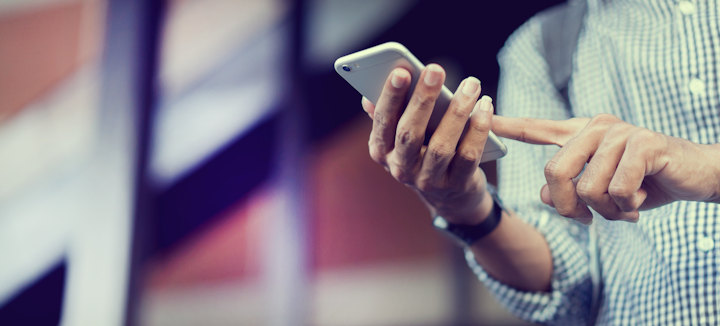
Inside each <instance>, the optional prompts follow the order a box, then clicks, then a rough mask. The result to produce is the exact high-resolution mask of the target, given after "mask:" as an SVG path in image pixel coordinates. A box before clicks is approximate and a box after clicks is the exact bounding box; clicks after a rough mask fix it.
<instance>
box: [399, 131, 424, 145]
mask: <svg viewBox="0 0 720 326" xmlns="http://www.w3.org/2000/svg"><path fill="white" fill-rule="evenodd" d="M419 140H420V136H419V135H418V134H417V133H416V132H414V131H413V130H411V129H404V128H401V129H399V130H398V134H397V143H398V144H399V145H410V144H415V143H418V142H419Z"/></svg>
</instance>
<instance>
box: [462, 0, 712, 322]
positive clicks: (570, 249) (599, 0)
mask: <svg viewBox="0 0 720 326" xmlns="http://www.w3.org/2000/svg"><path fill="white" fill-rule="evenodd" d="M719 21H720V3H719V1H716V0H691V1H672V0H589V1H588V14H587V17H586V19H585V26H584V29H583V31H582V32H581V34H580V38H579V40H578V47H577V50H576V53H575V55H574V58H573V72H572V76H571V80H570V84H569V95H570V103H571V107H572V110H570V109H568V108H566V107H565V104H564V101H563V99H562V97H561V96H560V95H559V94H558V92H557V90H556V89H555V88H554V86H553V84H552V81H551V79H550V77H549V74H548V66H547V64H546V62H545V60H544V59H543V56H542V53H543V51H544V49H543V44H542V41H541V40H542V37H541V25H540V21H539V19H538V18H537V17H534V18H532V19H530V20H529V21H528V22H526V23H525V24H524V25H523V26H522V27H520V28H519V29H518V30H517V31H516V32H515V33H514V34H513V35H512V36H511V37H510V38H509V39H508V41H507V43H506V44H505V47H504V48H503V49H502V50H501V51H500V53H499V54H498V61H499V62H500V66H501V72H502V73H501V80H500V91H499V94H498V108H499V110H501V111H500V113H501V114H502V115H505V116H512V117H534V118H543V119H556V120H557V119H567V118H569V117H570V116H578V117H592V116H594V115H596V114H598V113H603V112H605V113H611V114H614V115H616V116H618V117H620V118H622V119H623V120H625V121H627V122H629V123H631V124H633V125H635V126H640V127H644V128H648V129H650V130H654V131H657V132H660V133H663V134H666V135H670V136H675V137H680V138H683V139H687V140H691V141H693V142H696V143H701V144H713V143H718V142H720V98H719V96H718V94H719V93H720V89H719V87H718V73H720V26H719ZM506 144H507V147H508V155H507V157H505V158H503V159H502V160H500V161H499V168H498V173H499V184H500V196H501V197H502V198H503V201H504V202H505V204H506V205H507V206H508V207H510V208H512V209H514V210H515V211H516V212H517V214H518V216H519V217H520V218H522V219H523V220H524V221H525V222H527V223H528V224H530V225H532V226H534V227H535V228H536V229H537V230H538V231H539V232H541V233H542V234H543V235H544V236H545V239H546V240H547V242H548V244H549V246H550V249H551V252H552V257H553V266H554V271H553V277H552V291H551V292H548V293H529V292H523V291H518V290H515V289H513V288H510V287H508V286H506V285H504V284H502V283H500V282H499V281H497V280H495V279H493V278H492V277H491V276H489V275H488V274H487V273H485V271H484V270H483V269H482V267H481V266H478V264H477V263H476V262H475V259H474V257H473V255H472V253H471V252H470V251H469V250H466V256H467V257H466V258H467V259H468V263H469V264H470V267H471V268H472V269H473V271H474V272H475V273H476V274H477V276H478V277H479V279H480V280H481V281H482V282H484V284H485V285H486V286H487V288H488V289H490V291H491V292H492V293H493V294H494V295H495V297H496V298H497V299H498V300H499V301H500V302H501V303H502V304H503V305H504V306H505V307H506V308H507V309H508V310H509V311H510V312H512V313H513V314H515V315H516V316H518V317H520V318H522V319H525V320H528V321H531V322H535V323H544V324H550V325H587V324H591V323H592V322H593V321H591V320H590V305H591V304H590V302H591V296H592V282H591V280H590V267H589V266H590V265H589V264H590V263H589V262H590V254H589V250H588V243H589V241H588V239H589V233H588V228H587V227H585V226H583V225H581V224H579V223H576V222H574V221H571V220H569V219H567V218H564V217H562V216H559V215H558V214H557V212H556V211H555V210H554V209H552V208H550V207H548V206H546V205H544V204H542V202H541V201H540V196H539V193H540V188H541V187H542V185H543V184H545V178H544V174H543V169H544V166H545V164H546V163H547V162H548V161H549V160H550V159H551V158H552V156H553V155H554V154H555V153H556V152H557V150H558V148H557V147H556V146H538V145H527V144H523V143H520V142H516V141H510V140H506ZM719 219H720V205H717V204H709V203H702V202H687V201H678V202H675V203H672V204H669V205H666V206H663V207H660V208H657V209H654V210H650V211H644V212H641V214H640V221H639V222H638V223H637V224H632V223H627V222H622V221H615V222H613V221H607V220H604V219H603V218H602V217H601V216H599V215H598V214H597V213H596V214H595V219H594V220H595V221H594V222H593V223H594V224H597V226H596V227H597V232H598V233H597V234H598V236H597V237H598V242H597V243H598V248H599V257H600V263H601V271H602V279H603V283H604V288H603V292H602V298H601V300H602V301H601V305H600V311H599V316H598V319H597V325H720V307H719V305H720V248H719V247H718V244H720V220H719Z"/></svg>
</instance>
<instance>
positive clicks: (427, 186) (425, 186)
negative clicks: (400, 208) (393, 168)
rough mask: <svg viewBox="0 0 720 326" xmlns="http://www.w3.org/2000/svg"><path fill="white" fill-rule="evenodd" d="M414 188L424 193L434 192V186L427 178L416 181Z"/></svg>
mask: <svg viewBox="0 0 720 326" xmlns="http://www.w3.org/2000/svg"><path fill="white" fill-rule="evenodd" d="M415 186H416V187H417V189H418V190H420V191H422V192H424V193H429V192H432V191H434V190H435V185H434V184H433V183H432V182H430V180H429V179H427V178H423V179H421V180H418V182H417V183H416V184H415Z"/></svg>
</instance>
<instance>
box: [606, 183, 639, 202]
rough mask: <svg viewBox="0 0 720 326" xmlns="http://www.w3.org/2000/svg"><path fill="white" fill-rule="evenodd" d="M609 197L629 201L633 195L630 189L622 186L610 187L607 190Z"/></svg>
mask: <svg viewBox="0 0 720 326" xmlns="http://www.w3.org/2000/svg"><path fill="white" fill-rule="evenodd" d="M608 194H609V195H610V197H613V198H619V199H629V198H630V197H632V195H633V191H632V189H630V188H628V187H624V186H610V187H609V188H608Z"/></svg>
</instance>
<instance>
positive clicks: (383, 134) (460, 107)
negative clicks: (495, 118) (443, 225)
mask: <svg viewBox="0 0 720 326" xmlns="http://www.w3.org/2000/svg"><path fill="white" fill-rule="evenodd" d="M444 81H445V71H444V70H443V69H442V67H440V66H439V65H436V64H431V65H428V66H427V67H426V68H425V69H423V71H422V72H421V74H420V78H419V79H418V83H417V86H416V87H415V91H414V93H413V94H412V97H411V98H410V101H409V102H408V104H407V107H403V106H404V104H405V103H404V102H405V99H406V95H407V92H408V88H409V86H410V73H409V72H407V70H404V69H402V68H398V69H395V70H393V72H392V73H391V74H390V76H388V79H387V81H386V82H385V86H384V88H383V91H382V94H381V95H380V99H379V100H378V103H377V106H375V105H373V104H372V103H370V101H368V100H367V99H365V98H363V101H362V104H363V109H365V111H366V112H367V113H368V115H369V116H370V118H372V119H373V129H372V132H371V134H370V141H369V143H368V145H369V149H370V156H371V157H372V159H373V160H374V161H375V162H377V163H379V164H381V165H383V166H384V167H385V169H386V170H388V171H389V172H390V173H391V174H392V175H393V177H395V179H397V180H398V181H399V182H402V183H404V184H405V185H407V186H408V187H410V188H412V189H413V190H415V191H416V192H417V193H418V194H419V195H420V196H421V198H422V199H423V200H424V201H425V203H426V204H428V206H429V208H430V209H431V210H432V211H434V213H436V214H439V215H442V216H443V217H444V218H445V219H447V220H448V221H450V222H452V223H460V224H476V223H479V222H480V221H481V220H482V219H483V218H485V217H487V215H488V214H489V212H490V210H491V208H492V199H491V198H490V196H489V195H488V194H486V192H485V186H486V183H485V182H486V181H485V174H484V173H483V171H482V170H481V169H480V168H478V164H479V162H480V158H481V156H482V153H483V148H484V146H485V141H486V140H487V137H488V132H489V130H490V127H491V125H492V112H493V108H492V100H491V99H490V98H489V97H486V96H485V97H483V99H482V100H480V101H478V100H477V99H478V97H479V96H480V81H478V80H477V79H476V78H474V77H469V78H467V79H465V80H464V81H463V82H462V83H460V86H459V87H458V90H457V91H456V92H455V95H454V96H453V99H452V101H451V103H450V106H449V107H448V110H447V112H446V114H445V115H444V117H443V119H442V121H441V122H440V124H439V125H438V128H437V130H436V131H435V133H434V134H433V136H432V137H431V139H430V142H429V144H428V145H427V146H424V145H423V140H424V137H425V130H426V129H427V125H428V121H429V119H430V115H431V113H432V110H433V107H434V105H435V101H436V99H437V98H438V95H439V94H440V90H441V89H442V85H443V82H444ZM471 112H472V117H470V116H471ZM468 119H470V127H469V128H468V130H467V132H466V134H465V135H464V136H463V135H462V133H463V129H464V127H465V125H466V123H467V122H468ZM458 144H459V145H458Z"/></svg>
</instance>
